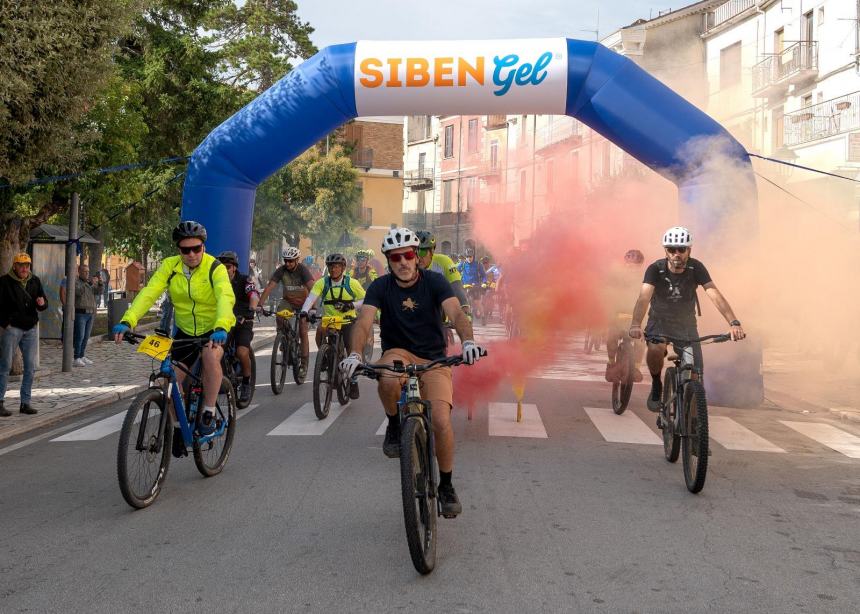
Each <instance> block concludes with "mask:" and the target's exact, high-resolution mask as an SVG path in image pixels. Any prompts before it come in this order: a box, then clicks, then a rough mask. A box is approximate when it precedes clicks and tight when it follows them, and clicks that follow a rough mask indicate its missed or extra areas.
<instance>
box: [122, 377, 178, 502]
mask: <svg viewBox="0 0 860 614" xmlns="http://www.w3.org/2000/svg"><path fill="white" fill-rule="evenodd" d="M163 412H164V396H163V394H162V392H161V390H160V389H158V388H148V389H147V390H144V391H143V392H141V393H140V394H138V395H137V396H136V397H135V398H134V400H133V401H132V402H131V406H130V407H129V408H128V411H127V412H126V414H125V419H124V420H123V422H122V429H121V430H120V435H119V446H118V448H117V462H116V475H117V479H118V480H119V490H120V492H121V493H122V498H123V499H125V501H126V503H128V504H129V505H130V506H132V507H134V508H136V509H143V508H145V507H148V506H149V505H151V504H152V503H153V501H155V499H156V498H157V497H158V494H159V493H160V492H161V487H162V485H163V484H164V480H165V478H166V477H167V469H168V468H169V467H170V450H171V445H172V443H173V428H172V426H171V424H170V419H169V417H167V416H164V418H166V419H165V420H163V422H164V430H163V432H161V433H159V431H160V427H161V426H162V414H163ZM159 434H160V435H161V437H160V441H159Z"/></svg>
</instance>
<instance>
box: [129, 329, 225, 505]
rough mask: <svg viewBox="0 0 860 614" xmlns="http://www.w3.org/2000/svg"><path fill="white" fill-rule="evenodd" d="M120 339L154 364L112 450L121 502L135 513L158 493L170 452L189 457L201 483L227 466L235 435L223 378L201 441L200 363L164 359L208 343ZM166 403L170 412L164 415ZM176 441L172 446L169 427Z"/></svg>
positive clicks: (164, 338)
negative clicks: (180, 378) (179, 375)
mask: <svg viewBox="0 0 860 614" xmlns="http://www.w3.org/2000/svg"><path fill="white" fill-rule="evenodd" d="M123 339H124V340H125V341H127V342H128V343H130V344H132V345H136V344H138V343H140V348H138V352H141V353H144V354H147V355H148V356H151V357H152V358H154V359H155V360H158V361H160V366H159V367H158V368H156V369H154V370H153V372H152V373H151V374H150V376H149V387H148V388H147V389H146V390H144V391H143V392H141V393H140V394H138V395H137V396H136V397H135V398H134V400H132V402H131V405H130V406H129V408H128V411H127V412H126V415H125V419H124V420H123V423H122V428H121V429H120V435H119V446H118V449H117V478H118V480H119V489H120V492H121V493H122V496H123V499H125V500H126V502H127V503H128V504H129V505H130V506H132V507H134V508H137V509H142V508H145V507H148V506H149V505H152V503H153V502H154V501H155V499H156V498H157V497H158V495H159V493H160V492H161V488H162V486H163V485H164V480H165V478H166V477H167V469H168V468H169V467H170V457H171V452H176V453H177V454H180V455H182V456H185V455H187V454H188V448H189V447H190V448H191V449H192V451H193V456H194V464H195V465H196V466H197V470H198V471H200V473H201V474H203V476H204V477H212V476H214V475H217V474H219V473H221V471H222V470H223V469H224V466H225V465H226V464H227V458H228V457H229V456H230V450H231V449H232V447H233V438H234V436H235V434H236V404H235V401H234V398H233V386H232V385H231V384H230V380H228V379H227V378H226V377H224V378H223V379H222V381H221V389H220V391H219V393H218V398H217V401H216V403H215V409H216V412H215V431H214V432H213V433H212V434H210V435H201V434H200V432H199V428H200V416H201V414H202V411H199V410H200V407H199V405H200V403H201V402H202V399H203V380H202V378H201V377H200V376H201V371H202V366H203V363H202V361H201V360H200V359H198V360H197V361H196V362H195V363H194V365H192V366H191V368H190V369H189V368H187V367H186V366H185V365H183V364H182V363H180V362H177V361H174V360H173V359H172V358H171V357H170V353H171V350H173V349H174V348H176V347H184V346H189V345H199V346H203V345H205V344H207V343H209V339H202V338H201V339H180V340H178V341H174V340H173V339H171V338H170V337H167V336H165V335H160V334H154V335H148V336H145V335H138V334H135V333H132V332H127V333H125V335H123ZM176 369H179V370H180V371H182V372H183V373H185V374H186V376H187V377H186V379H185V382H184V384H185V386H184V388H185V392H184V394H183V393H180V391H179V386H178V384H177V380H176ZM170 401H172V402H173V408H174V411H173V412H171V411H169V410H168V407H169V405H170ZM176 422H178V426H179V429H180V432H181V435H182V441H181V443H180V444H176V443H175V442H174V439H173V437H174V432H173V429H174V426H175V425H176Z"/></svg>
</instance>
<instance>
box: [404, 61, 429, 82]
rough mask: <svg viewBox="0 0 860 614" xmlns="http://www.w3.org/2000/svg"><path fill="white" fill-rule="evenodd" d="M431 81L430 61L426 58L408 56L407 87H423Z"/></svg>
mask: <svg viewBox="0 0 860 614" xmlns="http://www.w3.org/2000/svg"><path fill="white" fill-rule="evenodd" d="M428 83H430V62H428V61H427V60H425V59H424V58H406V87H423V86H425V85H427V84H428Z"/></svg>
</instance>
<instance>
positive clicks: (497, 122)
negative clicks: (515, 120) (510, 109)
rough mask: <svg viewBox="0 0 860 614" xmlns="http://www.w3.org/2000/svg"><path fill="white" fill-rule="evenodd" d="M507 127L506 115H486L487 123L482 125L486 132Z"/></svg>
mask: <svg viewBox="0 0 860 614" xmlns="http://www.w3.org/2000/svg"><path fill="white" fill-rule="evenodd" d="M507 125H508V116H507V115H487V121H486V122H485V123H484V128H485V129H487V130H498V129H499V128H504V127H505V126H507Z"/></svg>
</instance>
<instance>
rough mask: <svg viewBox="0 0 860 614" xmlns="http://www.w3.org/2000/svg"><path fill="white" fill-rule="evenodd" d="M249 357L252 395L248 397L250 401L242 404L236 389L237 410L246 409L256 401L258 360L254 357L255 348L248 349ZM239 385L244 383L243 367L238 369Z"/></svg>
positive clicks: (249, 383) (237, 360) (249, 384)
mask: <svg viewBox="0 0 860 614" xmlns="http://www.w3.org/2000/svg"><path fill="white" fill-rule="evenodd" d="M248 357H249V359H250V360H251V381H249V382H248V386H250V390H251V394H249V395H248V400H247V401H246V402H244V403H243V402H242V401H240V400H239V395H238V394H236V392H237V390H236V389H234V391H233V392H234V396H235V398H236V409H245V408H246V407H248V405H250V404H251V401H253V400H254V391H255V390H256V389H257V358H256V356H254V348H250V347H249V348H248ZM236 363H237V364H240V365H241V363H239V359H238V358H237V359H236ZM236 377H237V383H241V382H242V369H241V366H240V367H239V369H238V373H237V374H236Z"/></svg>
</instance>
